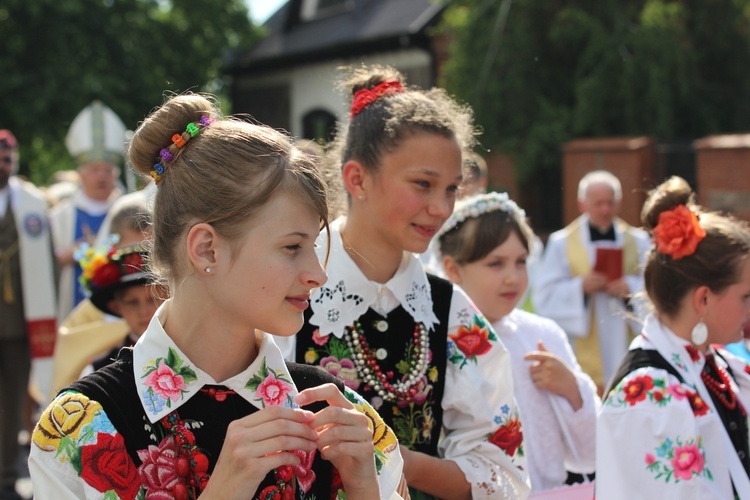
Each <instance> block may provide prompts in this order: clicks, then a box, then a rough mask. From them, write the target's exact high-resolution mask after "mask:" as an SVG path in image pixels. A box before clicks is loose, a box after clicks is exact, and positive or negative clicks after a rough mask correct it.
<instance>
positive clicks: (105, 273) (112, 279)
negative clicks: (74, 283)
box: [91, 262, 120, 288]
mask: <svg viewBox="0 0 750 500" xmlns="http://www.w3.org/2000/svg"><path fill="white" fill-rule="evenodd" d="M119 280H120V268H119V267H117V264H113V263H112V262H107V263H106V264H104V265H103V266H101V267H99V269H97V270H96V272H95V273H94V276H93V277H92V278H91V283H92V284H93V285H94V286H95V287H97V288H101V287H103V286H107V285H111V284H112V283H117V282H118V281H119Z"/></svg>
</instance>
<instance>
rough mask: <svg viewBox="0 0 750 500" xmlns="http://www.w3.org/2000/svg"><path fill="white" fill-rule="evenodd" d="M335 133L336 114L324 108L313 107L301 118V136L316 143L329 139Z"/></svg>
mask: <svg viewBox="0 0 750 500" xmlns="http://www.w3.org/2000/svg"><path fill="white" fill-rule="evenodd" d="M335 135H336V116H334V115H333V113H331V112H329V111H326V110H325V109H314V110H312V111H310V112H308V113H307V114H306V115H305V116H304V117H303V118H302V136H303V137H304V138H305V139H314V140H315V141H316V142H318V143H326V142H329V141H331V140H332V139H333V138H334V136H335Z"/></svg>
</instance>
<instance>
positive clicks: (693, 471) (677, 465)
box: [596, 368, 731, 499]
mask: <svg viewBox="0 0 750 500" xmlns="http://www.w3.org/2000/svg"><path fill="white" fill-rule="evenodd" d="M710 412H712V410H711V409H710V408H709V407H708V405H707V404H706V403H705V402H704V401H703V400H702V399H701V397H700V396H699V395H698V394H697V393H696V391H695V388H694V387H692V386H690V385H688V384H684V383H680V381H679V380H678V379H677V378H675V377H674V376H672V375H670V374H669V373H667V372H666V371H665V370H661V369H656V368H640V369H638V370H636V371H634V372H632V373H630V374H629V375H628V376H627V377H625V378H624V379H623V380H622V381H621V382H620V383H619V384H618V385H617V386H616V387H615V388H614V389H612V391H611V393H610V396H609V398H608V399H607V400H606V401H605V402H604V403H603V405H602V409H601V412H600V414H599V417H598V419H597V429H596V436H597V450H596V452H597V457H596V489H597V490H596V496H597V497H598V498H607V499H619V498H622V499H629V498H633V496H634V495H635V494H636V491H637V493H638V494H637V495H636V496H638V497H642V498H727V495H726V494H727V493H728V492H726V491H722V490H721V488H722V486H721V485H720V484H717V483H716V482H715V474H716V472H717V471H713V470H711V468H710V467H709V466H708V465H707V464H706V457H707V455H706V453H707V449H706V447H707V445H708V446H710V443H711V442H714V443H718V442H720V439H721V438H720V436H719V435H715V433H714V432H713V431H712V427H711V426H709V425H704V424H705V423H706V422H705V420H706V418H707V417H708V416H709V414H710ZM724 473H726V471H724ZM634 485H637V487H636V486H634ZM634 488H637V490H636V489H634ZM729 497H731V493H729Z"/></svg>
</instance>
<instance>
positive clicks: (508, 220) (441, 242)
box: [434, 193, 600, 493]
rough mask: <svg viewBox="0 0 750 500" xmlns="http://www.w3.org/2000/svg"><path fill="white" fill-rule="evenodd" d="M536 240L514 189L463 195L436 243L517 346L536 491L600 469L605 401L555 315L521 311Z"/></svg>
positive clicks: (519, 394)
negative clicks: (598, 441) (600, 415)
mask: <svg viewBox="0 0 750 500" xmlns="http://www.w3.org/2000/svg"><path fill="white" fill-rule="evenodd" d="M533 243H534V233H533V232H532V230H531V227H529V225H528V223H527V222H526V214H525V213H524V211H523V210H522V209H520V208H519V207H518V205H516V203H515V202H514V201H513V200H511V199H510V198H509V197H508V195H507V193H487V194H482V195H476V196H472V197H470V198H467V199H464V200H461V202H459V204H458V206H457V208H456V210H455V211H454V212H453V215H451V217H450V218H449V219H448V221H447V222H446V223H445V224H444V225H443V228H442V229H441V230H440V231H439V233H438V235H437V236H436V238H435V240H434V246H435V251H436V256H437V257H438V258H439V259H440V260H441V264H442V269H443V272H444V273H445V275H446V276H447V277H448V279H450V280H451V281H452V282H453V283H456V284H457V285H459V286H460V287H461V288H462V289H463V290H464V291H465V292H466V293H467V294H468V295H469V297H470V298H471V300H472V301H473V302H474V303H475V304H476V305H477V307H478V308H479V310H480V311H482V313H483V314H484V316H485V317H486V318H487V319H488V320H489V321H490V322H491V323H492V328H493V329H494V330H495V332H496V334H497V336H498V337H499V338H500V340H501V341H502V342H503V344H504V345H505V346H506V347H507V348H508V350H509V351H510V356H511V362H512V366H513V384H514V390H515V394H516V399H517V400H518V406H519V407H520V409H521V422H522V423H523V429H524V452H525V453H526V457H527V461H528V467H529V469H528V470H529V477H530V478H531V490H532V493H534V492H538V491H543V490H551V489H554V488H560V487H562V486H563V485H565V483H566V482H567V481H568V473H567V471H574V472H576V473H591V472H593V471H594V466H595V464H594V451H595V436H594V433H593V432H591V429H592V428H593V427H594V426H595V425H596V412H597V410H598V408H599V405H600V401H599V397H598V396H597V393H596V386H595V385H594V382H593V381H592V380H591V377H589V376H588V375H586V374H585V373H584V372H583V370H581V367H580V365H579V364H578V361H577V360H576V357H575V354H573V349H572V348H571V346H570V343H569V342H568V339H567V336H566V335H565V332H564V331H563V330H562V329H561V328H560V327H559V326H558V325H557V324H556V323H555V322H554V321H552V320H550V319H547V318H542V317H541V316H537V315H535V314H531V313H528V312H526V311H522V310H520V309H517V306H518V305H519V303H520V302H521V300H522V298H523V296H524V292H525V290H526V287H527V286H528V283H529V276H528V271H527V266H526V264H527V260H528V258H529V254H530V250H531V248H530V247H531V246H532V245H533ZM586 488H588V489H591V486H590V485H588V486H586ZM591 491H593V490H591Z"/></svg>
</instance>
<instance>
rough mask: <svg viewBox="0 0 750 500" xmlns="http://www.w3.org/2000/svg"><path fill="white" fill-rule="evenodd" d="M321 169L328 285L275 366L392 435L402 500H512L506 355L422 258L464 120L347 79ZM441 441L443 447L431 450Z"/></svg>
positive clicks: (515, 420)
mask: <svg viewBox="0 0 750 500" xmlns="http://www.w3.org/2000/svg"><path fill="white" fill-rule="evenodd" d="M340 87H341V88H342V89H343V91H344V93H345V95H346V96H347V97H348V99H349V100H350V103H351V104H350V117H349V120H348V122H346V123H345V124H344V126H343V127H342V130H341V132H340V134H339V139H338V142H337V145H336V146H337V147H334V151H336V152H337V154H335V155H334V158H335V162H334V164H333V165H332V167H333V168H335V169H336V170H337V171H338V172H339V176H340V178H341V180H342V183H343V185H344V187H345V194H346V201H347V210H346V216H344V217H340V218H338V219H337V220H336V221H334V222H333V223H332V224H331V232H330V237H329V235H328V234H327V233H323V234H321V238H320V239H319V241H318V249H319V257H320V259H321V261H323V260H325V257H326V252H325V249H326V248H328V246H329V245H330V255H329V256H328V261H327V265H326V271H327V272H328V274H329V280H328V283H326V284H325V285H323V286H322V287H320V288H319V289H317V290H316V291H314V292H313V295H312V296H311V308H310V310H309V311H308V312H306V314H305V325H304V327H303V328H302V330H301V331H300V333H298V334H297V335H296V336H295V337H293V338H289V339H285V343H287V344H288V345H287V347H286V348H285V352H287V353H288V356H290V358H289V359H294V360H296V361H298V362H300V363H302V362H304V363H306V364H309V365H311V366H317V367H320V368H322V369H324V370H325V371H327V372H329V373H331V374H333V375H335V376H336V377H338V378H339V379H341V380H343V381H344V383H346V385H347V386H349V387H350V388H353V389H355V390H357V391H358V392H361V394H362V395H363V396H364V397H365V398H366V399H367V400H368V401H369V402H370V404H372V405H373V407H375V408H376V409H377V411H378V412H379V413H380V415H381V416H382V417H383V419H384V420H385V421H386V423H387V424H388V425H389V426H390V427H391V428H393V430H394V431H395V433H396V435H397V437H398V439H399V443H400V445H401V452H402V455H403V456H404V464H405V465H404V475H405V478H406V481H407V483H408V484H409V487H410V493H411V496H412V498H433V497H439V498H451V499H460V498H472V497H473V498H501V497H508V498H523V497H525V496H526V495H527V494H528V489H529V486H528V483H527V481H528V476H527V473H526V461H525V458H524V456H523V432H522V429H521V426H520V423H519V415H518V408H517V406H516V403H515V400H514V399H513V381H512V377H511V374H510V358H509V356H508V351H507V350H506V349H505V347H504V346H503V345H502V343H501V342H500V341H499V340H498V338H497V336H496V335H495V334H494V332H493V331H492V327H491V326H490V325H489V324H488V323H487V321H486V320H485V319H484V317H483V316H482V314H481V313H480V312H479V311H478V310H477V309H476V308H475V307H474V305H473V304H472V303H471V301H470V300H469V299H468V297H466V295H465V294H464V293H463V292H462V291H461V290H460V289H458V288H455V287H454V286H453V285H452V284H451V283H450V282H448V281H446V280H443V279H440V278H437V277H435V276H432V275H429V274H427V273H426V272H425V271H424V269H423V268H422V265H421V263H420V260H419V258H418V256H417V254H420V253H423V252H424V251H425V250H426V249H427V247H428V245H429V244H430V241H431V240H432V238H433V237H434V236H435V234H437V231H438V230H439V229H440V227H441V226H442V225H443V223H444V222H445V220H446V219H447V218H448V217H449V216H450V214H451V212H452V211H453V205H454V203H455V200H456V195H457V191H458V189H459V186H460V184H461V181H462V179H463V172H462V165H463V163H464V159H465V157H466V155H467V154H468V152H469V151H470V149H471V146H472V145H473V143H474V139H475V138H474V127H473V122H472V116H471V112H470V110H469V109H467V108H465V107H463V106H460V105H459V104H457V103H456V102H455V101H454V100H453V99H452V98H451V97H449V96H448V95H447V94H446V93H445V91H444V90H442V89H436V88H433V89H430V90H420V89H415V88H410V87H408V86H406V84H405V82H404V79H403V77H402V75H401V74H400V73H399V72H398V71H396V70H395V69H393V68H390V67H379V66H373V67H361V68H356V69H352V70H350V71H349V72H348V73H347V74H346V75H345V76H344V77H343V79H342V81H341V83H340ZM441 434H442V435H443V437H442V438H441Z"/></svg>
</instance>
